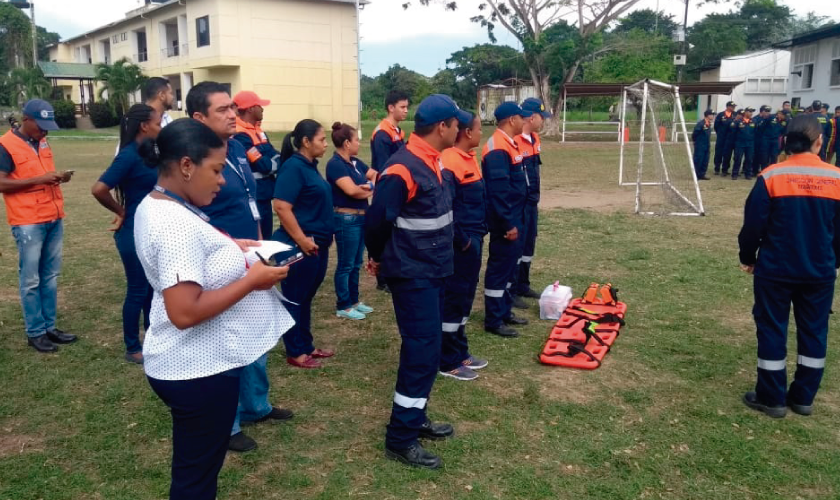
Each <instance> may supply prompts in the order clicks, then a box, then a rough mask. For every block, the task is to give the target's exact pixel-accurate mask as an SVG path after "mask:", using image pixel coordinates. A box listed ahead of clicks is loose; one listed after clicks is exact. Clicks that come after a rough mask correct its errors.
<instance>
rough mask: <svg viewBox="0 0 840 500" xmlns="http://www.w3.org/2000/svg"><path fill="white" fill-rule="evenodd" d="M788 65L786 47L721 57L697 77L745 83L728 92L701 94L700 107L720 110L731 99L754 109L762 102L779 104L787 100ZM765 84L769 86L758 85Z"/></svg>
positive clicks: (706, 79) (788, 55) (763, 103)
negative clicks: (717, 66) (764, 87)
mask: <svg viewBox="0 0 840 500" xmlns="http://www.w3.org/2000/svg"><path fill="white" fill-rule="evenodd" d="M789 68H790V52H788V51H786V50H766V51H761V52H754V53H751V54H744V55H740V56H733V57H727V58H725V59H722V60H721V65H720V67H719V68H717V69H714V70H710V71H704V72H703V73H701V75H700V81H701V82H711V81H722V82H735V81H744V82H745V83H743V84H741V85H739V86H737V87H735V89H733V91H732V94H730V95H728V96H727V95H712V96H708V95H701V96H700V107H701V108H705V107H709V108H711V109H713V110H715V111H718V112H720V111H722V110H723V109H724V108H725V107H726V102H727V101H735V102H736V103H737V104H738V107H739V108H746V107H753V108H755V109H756V110H757V109H759V108H760V107H761V106H763V105H768V106H770V107H772V108H773V109H777V108H780V107H781V106H782V103H783V102H784V101H786V100H788V99H787V95H788V94H787V88H788V87H789V79H788V73H789ZM750 79H760V80H761V82H757V81H756V82H750V81H749V80H750ZM783 80H784V81H783ZM759 83H760V85H759ZM768 84H769V85H768ZM765 85H768V86H769V87H770V88H769V89H766V90H764V89H762V87H763V86H765ZM709 104H710V105H709Z"/></svg>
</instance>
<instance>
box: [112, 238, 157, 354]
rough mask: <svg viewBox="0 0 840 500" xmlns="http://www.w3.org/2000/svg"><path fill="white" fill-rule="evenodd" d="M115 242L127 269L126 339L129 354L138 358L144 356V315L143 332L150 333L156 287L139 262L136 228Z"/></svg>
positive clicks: (123, 314) (124, 331) (124, 328)
mask: <svg viewBox="0 0 840 500" xmlns="http://www.w3.org/2000/svg"><path fill="white" fill-rule="evenodd" d="M114 241H115V242H116V244H117V251H118V252H119V253H120V259H122V263H123V268H124V269H125V281H126V289H125V300H124V301H123V308H122V320H123V339H124V340H125V352H127V353H128V354H134V353H137V352H141V351H142V350H143V346H142V345H141V344H140V314H141V313H142V314H143V328H144V330H148V329H149V310H150V309H151V308H152V295H153V292H152V286H151V285H150V284H149V280H147V279H146V273H145V271H143V265H142V264H140V259H139V258H137V251H136V250H135V248H134V228H133V227H131V226H127V227H122V228H121V229H120V230H119V231H117V232H116V233H114Z"/></svg>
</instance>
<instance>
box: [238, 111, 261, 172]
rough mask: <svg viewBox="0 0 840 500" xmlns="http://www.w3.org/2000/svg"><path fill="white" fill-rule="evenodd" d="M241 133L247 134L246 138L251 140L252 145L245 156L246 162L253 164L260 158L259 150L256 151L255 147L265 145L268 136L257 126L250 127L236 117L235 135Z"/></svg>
mask: <svg viewBox="0 0 840 500" xmlns="http://www.w3.org/2000/svg"><path fill="white" fill-rule="evenodd" d="M243 132H244V133H246V134H248V137H250V138H251V143H253V146H252V147H251V149H249V150H248V151H247V152H246V155H247V156H248V161H249V162H251V163H254V162H256V161H257V160H259V159H260V158H262V153H260V151H259V149H257V146H259V145H260V144H267V143H268V136H267V135H265V132H263V130H262V128H260V125H259V124H256V125H251V124H250V123H248V122H245V121H242V119H241V118H239V117H238V116H237V117H236V133H237V134H240V133H243Z"/></svg>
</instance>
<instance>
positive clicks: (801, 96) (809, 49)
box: [776, 24, 840, 113]
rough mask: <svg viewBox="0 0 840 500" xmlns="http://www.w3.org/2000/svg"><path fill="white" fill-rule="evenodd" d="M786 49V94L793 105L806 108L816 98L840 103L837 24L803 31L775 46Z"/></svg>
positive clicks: (839, 44) (838, 25) (839, 28)
mask: <svg viewBox="0 0 840 500" xmlns="http://www.w3.org/2000/svg"><path fill="white" fill-rule="evenodd" d="M776 46H777V47H779V48H786V49H790V50H791V51H792V52H793V57H791V59H790V68H789V72H790V86H789V88H788V97H789V98H790V101H791V105H792V106H793V107H794V108H797V107H798V108H802V109H805V108H807V107H808V106H809V105H810V104H811V103H812V102H813V101H815V100H817V99H819V100H820V101H822V102H827V103H829V105H830V106H831V107H830V109H829V112H830V113H833V112H834V107H835V106H837V105H840V24H835V25H833V26H828V27H825V28H820V29H818V30H814V31H810V32H808V33H803V34H801V35H798V36H796V37H794V38H793V39H791V40H787V41H785V42H782V43H779V44H777V45H776Z"/></svg>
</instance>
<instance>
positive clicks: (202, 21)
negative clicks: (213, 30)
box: [195, 16, 210, 47]
mask: <svg viewBox="0 0 840 500" xmlns="http://www.w3.org/2000/svg"><path fill="white" fill-rule="evenodd" d="M195 39H196V45H197V46H198V47H204V46H205V45H210V16H204V17H199V18H198V19H196V20H195Z"/></svg>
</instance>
